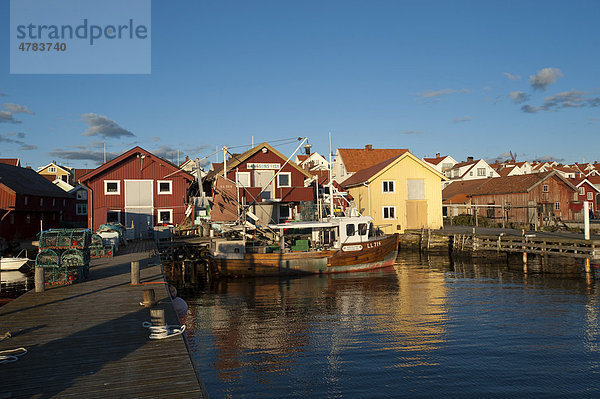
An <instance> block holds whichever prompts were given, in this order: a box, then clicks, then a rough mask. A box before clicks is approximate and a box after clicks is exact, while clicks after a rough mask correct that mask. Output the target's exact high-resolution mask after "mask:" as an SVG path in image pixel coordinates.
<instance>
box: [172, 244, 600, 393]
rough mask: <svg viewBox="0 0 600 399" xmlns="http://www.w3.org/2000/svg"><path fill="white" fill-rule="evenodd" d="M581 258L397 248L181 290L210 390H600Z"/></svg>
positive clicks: (590, 284) (599, 330) (589, 284)
mask: <svg viewBox="0 0 600 399" xmlns="http://www.w3.org/2000/svg"><path fill="white" fill-rule="evenodd" d="M579 270H580V268H579V266H576V267H570V268H568V267H558V268H557V269H556V270H554V271H553V273H539V272H538V273H532V272H531V268H530V270H529V273H528V274H524V273H523V270H522V269H521V267H520V266H516V265H515V266H514V267H513V266H511V267H508V266H507V265H506V264H503V265H484V264H481V265H474V264H472V263H458V262H454V263H451V262H450V261H449V260H448V259H447V258H443V257H439V258H421V257H419V255H418V254H415V255H405V254H403V255H401V258H399V260H398V263H397V264H396V265H395V266H394V267H390V268H386V269H381V270H377V271H373V272H368V273H361V274H344V275H332V276H310V277H303V278H296V279H286V280H279V279H261V280H256V279H239V280H226V281H217V282H214V283H213V284H211V285H207V286H204V287H199V288H195V289H191V288H187V289H186V288H183V287H181V284H180V294H181V296H182V297H183V298H184V299H185V300H186V301H187V302H188V304H189V306H190V314H189V315H188V316H187V320H186V324H187V328H188V330H187V331H188V340H189V344H190V346H191V348H192V352H193V359H194V361H195V362H196V364H197V367H198V369H199V371H200V374H201V376H202V378H203V380H204V383H205V386H206V388H207V390H208V392H209V394H210V396H211V397H213V398H222V397H231V398H239V397H248V398H255V397H271V398H280V397H302V398H307V397H309V398H313V397H314V398H342V397H343V398H355V397H360V398H362V397H365V398H366V397H394V398H396V397H436V398H437V397H440V396H441V395H444V396H446V397H506V398H509V397H511V398H512V397H577V398H581V397H600V378H599V377H600V345H599V343H600V320H599V317H598V313H599V305H600V303H599V293H598V284H600V280H598V279H597V278H596V279H589V278H586V277H585V276H584V275H582V274H581V273H580V271H579Z"/></svg>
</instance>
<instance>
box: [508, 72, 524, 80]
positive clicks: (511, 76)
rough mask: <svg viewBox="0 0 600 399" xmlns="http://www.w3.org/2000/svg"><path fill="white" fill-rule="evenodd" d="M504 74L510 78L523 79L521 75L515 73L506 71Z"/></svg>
mask: <svg viewBox="0 0 600 399" xmlns="http://www.w3.org/2000/svg"><path fill="white" fill-rule="evenodd" d="M504 76H506V77H507V78H508V79H510V80H521V77H520V76H519V75H513V74H512V73H508V72H504Z"/></svg>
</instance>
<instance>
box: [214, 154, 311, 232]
mask: <svg viewBox="0 0 600 399" xmlns="http://www.w3.org/2000/svg"><path fill="white" fill-rule="evenodd" d="M287 159H288V157H286V156H285V155H283V154H282V153H280V152H279V151H277V150H276V149H275V148H273V147H272V146H270V145H269V144H267V143H262V144H259V145H258V146H256V147H254V148H251V149H250V150H248V151H246V152H244V153H243V154H233V155H231V156H230V157H229V158H228V159H227V160H226V161H225V162H223V163H214V164H213V165H212V170H211V171H209V173H208V174H207V176H206V177H205V179H204V182H203V187H204V191H205V193H206V196H207V197H212V199H213V206H212V209H211V215H210V217H211V221H213V222H234V221H236V220H237V219H238V215H239V210H240V207H242V206H243V207H249V210H250V211H251V212H252V214H253V215H255V216H256V217H257V218H258V220H259V221H260V222H261V223H262V224H273V223H283V222H287V221H291V220H299V219H301V216H302V213H303V212H304V213H306V211H308V213H310V214H312V213H313V211H314V206H313V204H314V197H315V196H314V188H313V186H312V185H310V183H311V182H312V181H313V177H312V175H311V174H310V173H309V172H308V171H307V170H305V169H302V168H301V167H299V166H298V165H297V164H296V163H295V162H293V161H291V160H290V161H289V162H287V163H286V161H287ZM303 207H306V208H305V209H303Z"/></svg>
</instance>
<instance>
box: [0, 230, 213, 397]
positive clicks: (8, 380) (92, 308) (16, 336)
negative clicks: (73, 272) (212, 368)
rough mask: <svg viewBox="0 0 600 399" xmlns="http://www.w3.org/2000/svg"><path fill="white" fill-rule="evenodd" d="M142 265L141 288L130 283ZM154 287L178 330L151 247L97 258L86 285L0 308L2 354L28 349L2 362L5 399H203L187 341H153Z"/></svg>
mask: <svg viewBox="0 0 600 399" xmlns="http://www.w3.org/2000/svg"><path fill="white" fill-rule="evenodd" d="M132 261H139V262H140V275H141V280H140V281H141V283H142V285H137V286H132V285H131V284H130V276H131V273H130V264H131V262H132ZM148 288H153V289H154V291H155V293H156V299H157V300H158V301H159V304H158V305H157V306H158V307H159V308H162V309H164V311H165V317H166V321H167V324H178V323H179V322H178V320H177V316H176V315H175V311H174V310H173V306H172V304H171V300H170V299H169V297H168V293H167V289H166V286H165V284H164V276H163V272H162V268H161V266H160V259H159V257H158V255H157V251H156V247H155V245H154V242H153V241H141V242H133V243H130V245H128V246H127V247H125V248H124V251H122V252H121V253H120V254H119V255H117V256H115V257H114V258H101V259H95V260H93V261H92V263H91V268H90V277H89V279H88V280H86V281H84V282H82V283H78V284H74V285H70V286H62V287H54V288H51V289H48V288H47V289H46V291H45V292H43V293H35V292H33V291H30V292H28V293H26V294H24V295H23V296H21V297H19V298H17V299H15V300H14V301H12V302H10V303H8V304H7V305H5V306H3V307H0V339H1V337H2V336H4V334H5V333H6V332H10V334H11V335H12V337H11V338H8V339H4V340H1V341H0V351H3V350H7V349H13V348H18V347H24V348H26V349H27V351H28V352H27V353H26V354H25V355H23V356H21V357H19V360H18V361H16V362H13V363H5V364H0V381H1V383H0V398H50V397H60V398H69V397H78V398H79V397H85V398H94V397H98V398H117V397H118V398H127V397H135V398H142V397H153V398H157V397H160V398H163V397H164V398H205V397H207V395H206V391H205V390H204V388H203V386H202V382H201V381H200V378H199V376H198V375H197V373H196V371H195V368H194V365H193V363H192V362H191V360H190V357H189V355H188V350H187V347H186V342H185V339H184V338H183V336H181V335H179V336H177V337H171V338H168V339H163V340H150V339H149V338H148V336H149V331H148V329H146V328H144V327H142V322H144V321H150V314H149V309H148V308H145V307H143V306H140V301H142V290H143V289H148Z"/></svg>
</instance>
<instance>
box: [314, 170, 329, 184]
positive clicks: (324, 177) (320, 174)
mask: <svg viewBox="0 0 600 399" xmlns="http://www.w3.org/2000/svg"><path fill="white" fill-rule="evenodd" d="M309 173H310V174H311V175H313V176H317V178H318V180H317V181H318V183H319V185H320V186H324V185H326V184H327V183H329V171H328V170H311V171H309Z"/></svg>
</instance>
